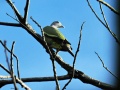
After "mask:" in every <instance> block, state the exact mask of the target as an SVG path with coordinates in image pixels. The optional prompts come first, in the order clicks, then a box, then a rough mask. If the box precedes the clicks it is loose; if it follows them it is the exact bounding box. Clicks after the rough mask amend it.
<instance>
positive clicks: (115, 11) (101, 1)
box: [97, 0, 120, 15]
mask: <svg viewBox="0 0 120 90" xmlns="http://www.w3.org/2000/svg"><path fill="white" fill-rule="evenodd" d="M97 1H98V2H100V3H102V4H103V5H105V6H107V7H108V8H109V9H110V10H111V11H113V12H114V13H116V14H118V15H120V13H119V12H118V11H117V10H115V9H114V8H113V7H112V6H110V4H108V3H106V2H105V1H104V0H97Z"/></svg>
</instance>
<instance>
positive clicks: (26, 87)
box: [0, 64, 31, 90]
mask: <svg viewBox="0 0 120 90" xmlns="http://www.w3.org/2000/svg"><path fill="white" fill-rule="evenodd" d="M0 67H1V68H2V69H4V70H5V71H6V72H7V73H9V74H11V72H10V71H9V70H7V69H6V68H5V67H4V66H3V65H2V64H0ZM2 81H3V82H2ZM2 81H1V80H0V88H1V87H2V86H4V85H6V84H11V83H13V80H7V81H8V82H7V83H6V81H5V80H2ZM4 81H5V82H4ZM16 82H17V83H19V84H20V85H21V86H22V87H24V88H25V89H26V90H31V89H30V88H29V87H28V86H27V85H25V83H24V82H23V81H22V80H20V79H18V78H17V77H16Z"/></svg>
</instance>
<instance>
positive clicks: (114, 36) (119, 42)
mask: <svg viewBox="0 0 120 90" xmlns="http://www.w3.org/2000/svg"><path fill="white" fill-rule="evenodd" d="M87 3H88V6H89V7H90V9H91V10H92V12H93V13H94V15H95V16H96V18H97V19H98V20H99V21H100V22H101V23H102V24H103V25H104V26H105V27H106V28H107V30H108V31H109V32H110V34H111V35H112V36H113V38H114V39H115V40H116V42H117V43H118V44H119V45H120V41H119V40H118V38H117V37H116V35H115V34H114V33H113V32H112V31H111V30H110V28H109V27H108V25H106V23H104V22H103V21H102V20H101V19H100V18H99V16H98V15H97V14H96V12H95V11H94V10H93V8H92V6H91V5H90V2H89V0H87ZM104 20H105V19H104Z"/></svg>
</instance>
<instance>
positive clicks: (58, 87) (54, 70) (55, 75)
mask: <svg viewBox="0 0 120 90" xmlns="http://www.w3.org/2000/svg"><path fill="white" fill-rule="evenodd" d="M30 18H31V19H32V21H33V22H35V24H37V26H38V27H39V28H40V30H41V33H42V38H43V41H44V42H45V45H46V47H47V50H48V52H49V54H50V57H51V61H52V66H53V72H54V77H55V82H56V86H57V90H60V86H59V83H58V78H57V73H56V67H55V62H54V61H55V57H56V55H55V57H54V58H53V55H52V53H51V51H50V48H49V46H48V45H47V42H46V41H45V35H44V31H43V29H42V27H41V25H39V24H38V23H37V22H36V21H35V20H34V19H33V18H32V17H30Z"/></svg>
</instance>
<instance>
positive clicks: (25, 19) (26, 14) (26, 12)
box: [24, 0, 30, 23]
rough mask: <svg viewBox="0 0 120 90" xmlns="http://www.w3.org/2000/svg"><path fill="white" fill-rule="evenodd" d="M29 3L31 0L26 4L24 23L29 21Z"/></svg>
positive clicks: (27, 0)
mask: <svg viewBox="0 0 120 90" xmlns="http://www.w3.org/2000/svg"><path fill="white" fill-rule="evenodd" d="M29 3H30V0H26V6H25V8H24V23H26V22H27V16H28V9H29Z"/></svg>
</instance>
